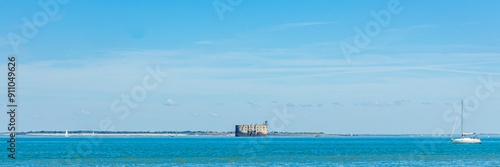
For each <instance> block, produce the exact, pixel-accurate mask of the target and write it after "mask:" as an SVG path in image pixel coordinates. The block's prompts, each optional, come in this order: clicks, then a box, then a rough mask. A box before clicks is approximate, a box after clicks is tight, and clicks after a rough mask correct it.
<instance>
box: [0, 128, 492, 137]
mask: <svg viewBox="0 0 500 167" xmlns="http://www.w3.org/2000/svg"><path fill="white" fill-rule="evenodd" d="M9 134H10V133H7V132H3V133H0V136H4V135H9ZM65 134H66V131H28V132H17V133H16V135H25V136H64V135H65ZM68 135H70V136H171V137H176V136H179V137H180V136H189V137H195V136H234V131H228V132H218V131H91V130H78V131H68ZM478 135H481V136H497V135H500V134H496V133H480V134H478ZM268 136H315V137H323V136H402V137H404V136H408V137H418V136H439V135H433V134H325V133H323V132H269V133H268ZM440 136H441V137H446V136H450V134H442V135H440Z"/></svg>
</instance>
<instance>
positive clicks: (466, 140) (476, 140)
mask: <svg viewBox="0 0 500 167" xmlns="http://www.w3.org/2000/svg"><path fill="white" fill-rule="evenodd" d="M460 116H461V123H460V133H461V134H462V137H461V138H459V139H454V138H453V133H454V132H455V126H453V132H452V133H451V143H452V144H481V139H480V138H479V137H477V136H476V137H466V136H470V135H475V134H476V133H464V101H463V100H462V108H461V114H460ZM457 118H458V115H457ZM456 124H457V120H456V119H455V125H456Z"/></svg>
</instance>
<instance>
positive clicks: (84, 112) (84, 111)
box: [80, 110, 90, 115]
mask: <svg viewBox="0 0 500 167" xmlns="http://www.w3.org/2000/svg"><path fill="white" fill-rule="evenodd" d="M80 112H81V113H83V114H85V115H90V112H89V111H87V110H82V111H80Z"/></svg>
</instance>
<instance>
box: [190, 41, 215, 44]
mask: <svg viewBox="0 0 500 167" xmlns="http://www.w3.org/2000/svg"><path fill="white" fill-rule="evenodd" d="M194 43H195V44H199V45H209V44H214V42H213V41H196V42H194Z"/></svg>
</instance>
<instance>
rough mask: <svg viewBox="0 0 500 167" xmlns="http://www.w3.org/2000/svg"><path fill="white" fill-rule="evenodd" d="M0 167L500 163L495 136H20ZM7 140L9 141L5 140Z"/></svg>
mask: <svg viewBox="0 0 500 167" xmlns="http://www.w3.org/2000/svg"><path fill="white" fill-rule="evenodd" d="M16 139H17V143H16V144H17V158H16V160H10V159H9V158H7V154H8V151H7V150H6V149H5V148H7V143H6V142H4V143H5V144H4V147H5V148H4V149H2V150H4V151H1V152H0V153H1V154H4V155H2V158H1V162H0V166H6V165H12V166H56V165H73V166H123V165H126V166H131V165H137V166H193V165H208V166H255V165H257V166H269V165H271V166H273V165H276V166H278V165H279V166H282V165H289V166H304V165H305V166H316V165H319V166H328V165H343V166H350V165H375V166H393V165H403V166H408V165H411V166H427V165H433V166H442V165H444V166H456V165H480V166H499V165H500V137H490V138H483V140H482V141H483V144H480V145H452V144H450V140H449V138H445V137H443V138H441V137H413V138H412V137H267V138H235V137H98V136H94V137H78V136H71V137H67V138H66V137H33V136H20V137H17V138H16ZM1 140H3V141H6V140H7V138H5V137H2V138H1Z"/></svg>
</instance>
